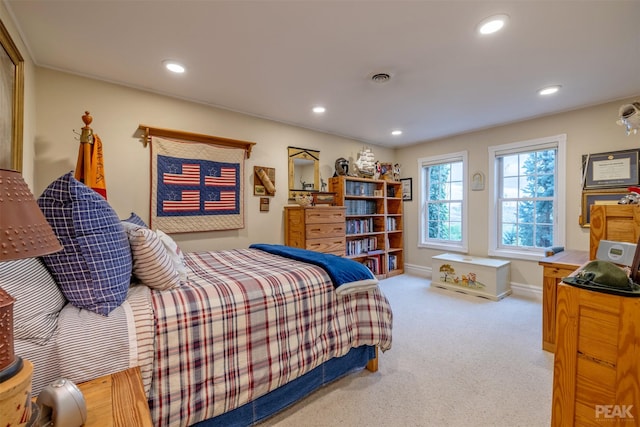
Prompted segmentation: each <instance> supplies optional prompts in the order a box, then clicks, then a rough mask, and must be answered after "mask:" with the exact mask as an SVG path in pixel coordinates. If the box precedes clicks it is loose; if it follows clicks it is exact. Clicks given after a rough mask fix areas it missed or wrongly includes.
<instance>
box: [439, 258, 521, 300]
mask: <svg viewBox="0 0 640 427" xmlns="http://www.w3.org/2000/svg"><path fill="white" fill-rule="evenodd" d="M431 261H432V262H431V268H432V270H431V284H432V285H433V286H437V287H439V288H445V289H451V290H454V291H458V292H463V293H465V294H469V295H476V296H480V297H485V298H489V299H491V300H494V301H498V300H500V299H502V298H504V297H505V296H507V295H510V294H511V284H510V282H511V277H510V271H509V265H510V264H511V263H510V262H509V261H505V260H501V259H493V258H480V257H474V256H469V255H461V254H442V255H436V256H434V257H432V258H431Z"/></svg>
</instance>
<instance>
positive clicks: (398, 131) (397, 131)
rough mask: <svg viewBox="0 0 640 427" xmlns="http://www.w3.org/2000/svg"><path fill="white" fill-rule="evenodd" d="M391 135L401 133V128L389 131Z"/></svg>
mask: <svg viewBox="0 0 640 427" xmlns="http://www.w3.org/2000/svg"><path fill="white" fill-rule="evenodd" d="M391 135H393V136H398V135H402V131H401V130H394V131H391Z"/></svg>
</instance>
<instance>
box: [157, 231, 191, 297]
mask: <svg viewBox="0 0 640 427" xmlns="http://www.w3.org/2000/svg"><path fill="white" fill-rule="evenodd" d="M156 233H157V234H158V237H160V240H161V241H162V243H163V244H164V246H165V248H167V252H169V256H171V259H172V260H173V266H174V268H175V269H176V271H178V274H179V275H180V284H181V285H184V284H185V283H186V282H187V266H186V265H185V262H184V254H183V253H182V251H181V250H180V248H179V247H178V244H177V243H176V242H175V241H174V240H173V239H172V238H171V236H169V235H168V234H167V233H165V232H164V231H162V230H156Z"/></svg>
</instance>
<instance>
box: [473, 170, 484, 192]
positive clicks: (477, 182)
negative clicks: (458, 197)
mask: <svg viewBox="0 0 640 427" xmlns="http://www.w3.org/2000/svg"><path fill="white" fill-rule="evenodd" d="M482 190H484V174H483V173H482V172H475V173H474V174H473V175H472V176H471V191H482Z"/></svg>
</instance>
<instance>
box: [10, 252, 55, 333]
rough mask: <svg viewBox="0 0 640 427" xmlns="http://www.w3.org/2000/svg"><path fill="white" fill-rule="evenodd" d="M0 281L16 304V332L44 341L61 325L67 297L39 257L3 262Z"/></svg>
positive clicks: (14, 327)
mask: <svg viewBox="0 0 640 427" xmlns="http://www.w3.org/2000/svg"><path fill="white" fill-rule="evenodd" d="M0 283H1V284H2V289H4V290H5V291H6V292H7V293H8V294H9V295H11V296H12V297H13V298H15V300H16V301H15V303H14V304H13V336H14V337H15V338H17V339H23V340H27V341H31V342H34V343H35V344H40V345H44V344H46V343H47V341H49V339H50V338H51V336H53V334H54V332H55V331H56V327H57V326H58V314H59V313H60V310H62V307H64V305H65V304H66V300H65V299H64V296H63V295H62V292H61V291H60V288H58V285H57V284H56V282H55V281H54V280H53V277H51V274H50V273H49V271H47V268H46V267H45V266H44V264H42V261H40V260H39V259H38V258H29V259H21V260H17V261H7V262H3V263H0Z"/></svg>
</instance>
